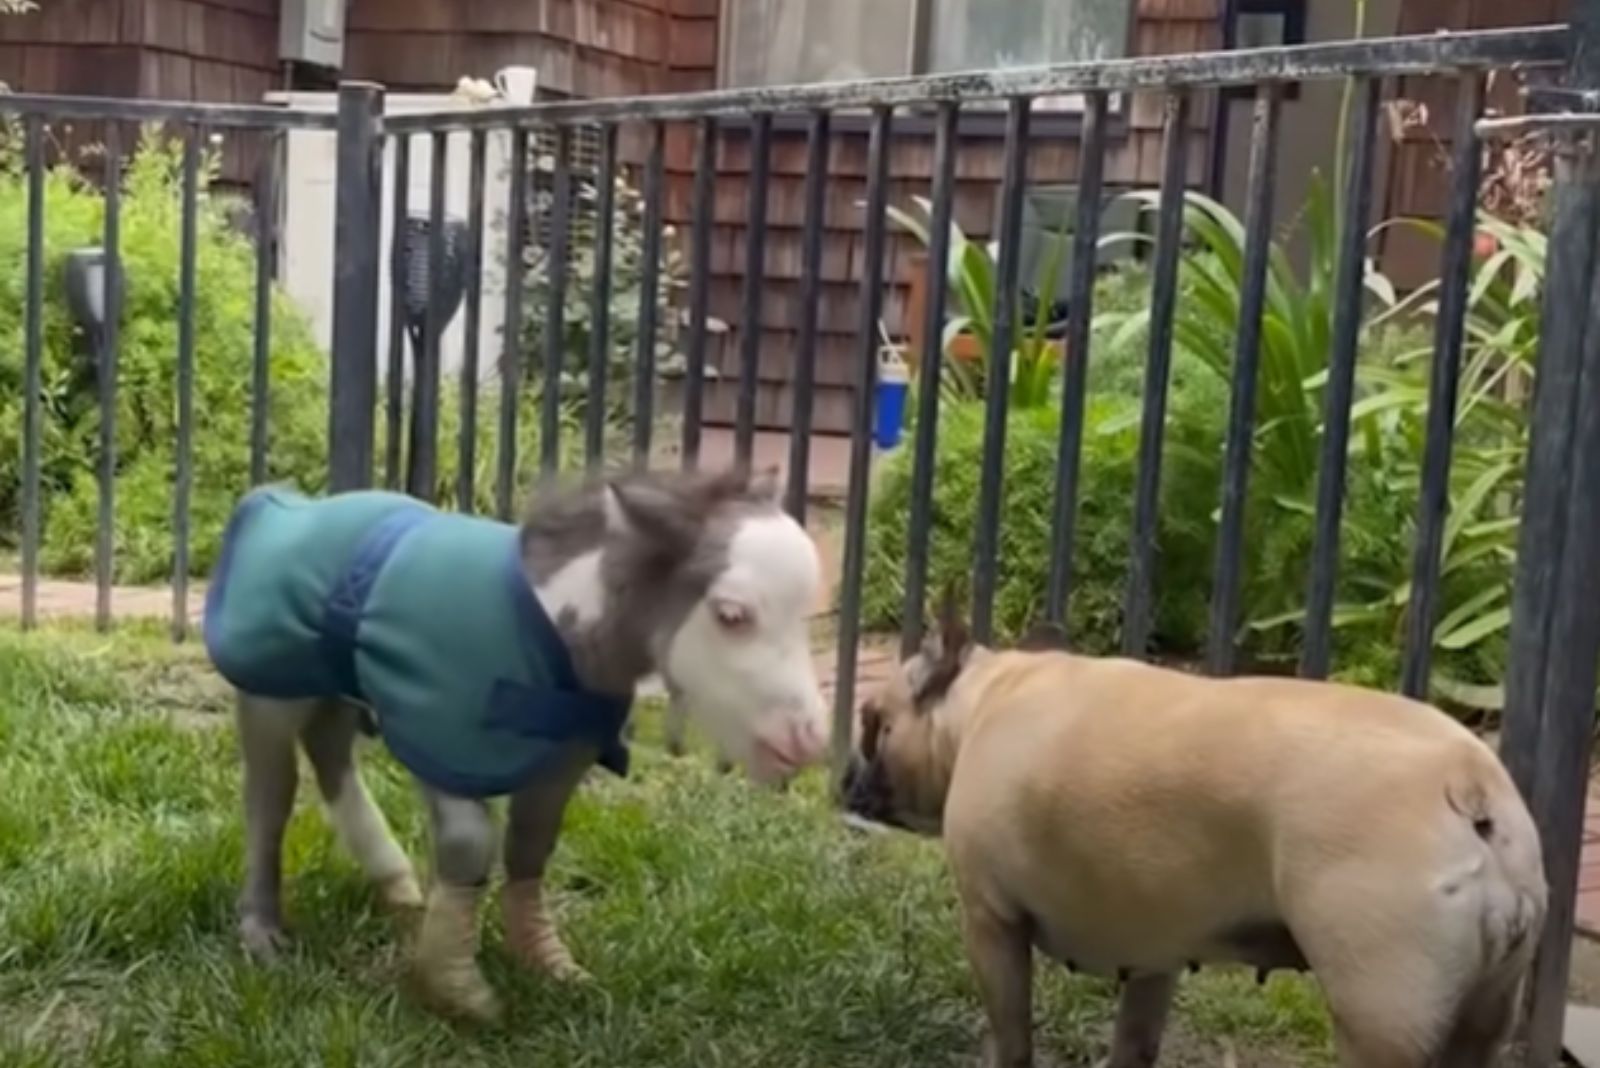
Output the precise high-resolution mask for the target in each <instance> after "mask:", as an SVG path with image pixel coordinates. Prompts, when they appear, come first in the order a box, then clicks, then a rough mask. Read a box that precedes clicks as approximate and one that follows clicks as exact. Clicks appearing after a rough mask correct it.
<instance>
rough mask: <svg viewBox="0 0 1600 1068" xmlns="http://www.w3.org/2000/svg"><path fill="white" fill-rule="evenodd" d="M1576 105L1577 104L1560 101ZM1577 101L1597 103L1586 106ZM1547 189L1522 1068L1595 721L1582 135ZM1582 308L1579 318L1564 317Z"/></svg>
mask: <svg viewBox="0 0 1600 1068" xmlns="http://www.w3.org/2000/svg"><path fill="white" fill-rule="evenodd" d="M1571 39H1572V44H1573V50H1572V54H1571V58H1570V60H1569V63H1568V67H1567V70H1566V74H1565V79H1564V88H1565V89H1566V90H1568V91H1571V92H1572V98H1573V103H1574V104H1576V103H1577V102H1578V101H1579V100H1581V99H1582V97H1580V96H1578V94H1580V93H1582V94H1589V95H1591V96H1592V93H1593V91H1594V90H1595V89H1596V88H1600V0H1579V2H1577V3H1574V4H1573V5H1572V28H1571ZM1569 106H1573V105H1569ZM1587 110H1590V111H1592V110H1594V106H1593V104H1588V105H1587ZM1553 147H1554V150H1555V151H1554V158H1555V187H1554V189H1553V191H1552V194H1551V205H1552V212H1551V223H1550V227H1549V235H1550V236H1549V248H1548V254H1547V255H1548V258H1547V270H1546V274H1545V285H1544V294H1543V306H1542V310H1541V318H1540V324H1539V353H1538V367H1539V373H1538V375H1537V376H1536V377H1535V379H1534V389H1533V412H1532V417H1531V419H1530V426H1531V427H1532V428H1533V433H1532V437H1531V441H1530V444H1529V452H1528V465H1527V482H1526V488H1525V491H1524V499H1523V509H1522V522H1521V525H1520V528H1519V530H1518V541H1517V573H1516V585H1515V589H1514V594H1513V600H1512V620H1511V656H1510V663H1509V665H1508V668H1507V672H1506V710H1505V716H1504V730H1503V733H1502V735H1501V740H1500V756H1501V759H1502V760H1504V762H1505V764H1506V768H1507V769H1508V770H1509V771H1510V773H1511V777H1512V779H1513V780H1515V782H1516V783H1517V787H1518V789H1519V790H1520V791H1521V793H1522V795H1523V797H1524V798H1526V799H1527V800H1528V803H1529V807H1530V809H1531V810H1532V812H1533V817H1534V821H1535V823H1536V824H1537V825H1538V828H1539V833H1540V838H1541V840H1542V842H1543V845H1544V861H1545V875H1546V878H1547V880H1548V883H1549V888H1550V898H1549V910H1548V915H1547V918H1546V921H1545V926H1544V930H1543V932H1542V933H1541V938H1540V944H1539V952H1538V955H1537V957H1536V959H1535V962H1534V968H1533V974H1532V977H1531V983H1530V984H1529V985H1530V991H1529V999H1528V1002H1529V1003H1528V1019H1527V1026H1526V1039H1527V1052H1526V1056H1525V1058H1524V1059H1523V1060H1522V1061H1521V1062H1520V1063H1523V1064H1526V1065H1529V1066H1530V1068H1531V1066H1534V1065H1540V1066H1542V1065H1547V1064H1554V1063H1556V1061H1557V1060H1558V1059H1559V1057H1560V1054H1561V1047H1562V1037H1563V1030H1564V1024H1565V1019H1566V1007H1567V979H1568V971H1569V968H1570V964H1571V952H1572V947H1571V941H1572V935H1573V929H1574V926H1575V918H1574V913H1575V908H1576V898H1577V880H1578V867H1579V863H1580V857H1581V852H1582V838H1583V833H1582V821H1583V815H1584V808H1585V795H1586V793H1587V771H1588V761H1589V756H1590V751H1591V745H1592V740H1591V732H1592V730H1593V724H1594V694H1595V675H1594V668H1595V659H1596V653H1597V646H1600V636H1597V634H1596V629H1595V620H1594V612H1595V605H1596V601H1595V598H1594V597H1593V596H1592V591H1593V589H1594V588H1595V586H1596V585H1597V583H1600V576H1597V575H1596V574H1595V559H1594V554H1595V551H1596V549H1595V543H1594V528H1595V526H1596V525H1597V524H1600V515H1597V514H1596V511H1597V509H1596V502H1597V499H1600V486H1597V485H1596V481H1597V479H1596V472H1595V468H1594V459H1595V453H1596V451H1597V450H1600V441H1597V440H1596V438H1597V437H1600V429H1597V427H1596V418H1595V417H1596V414H1597V413H1596V410H1595V406H1594V405H1593V404H1592V403H1590V399H1591V398H1592V397H1593V396H1594V395H1595V391H1596V390H1597V389H1600V321H1597V320H1600V272H1597V266H1600V260H1597V247H1596V243H1597V228H1600V152H1597V145H1596V136H1595V134H1594V132H1593V131H1592V130H1589V131H1583V132H1578V133H1574V134H1569V135H1566V136H1561V135H1557V136H1556V137H1554V138H1553ZM1577 308H1587V310H1588V315H1586V316H1585V315H1577V314H1574V309H1577Z"/></svg>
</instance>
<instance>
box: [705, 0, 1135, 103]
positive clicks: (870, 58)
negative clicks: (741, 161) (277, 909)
mask: <svg viewBox="0 0 1600 1068" xmlns="http://www.w3.org/2000/svg"><path fill="white" fill-rule="evenodd" d="M1132 7H1133V0H723V26H724V28H725V32H724V33H723V35H722V38H723V53H722V72H721V78H722V84H724V85H726V86H740V87H744V86H758V85H793V84H799V83H805V82H827V81H847V80H850V79H856V78H882V77H892V76H895V75H905V74H931V73H949V72H953V71H962V70H988V69H993V68H1008V67H1033V66H1039V65H1042V64H1047V63H1067V62H1073V61H1078V60H1093V59H1111V58H1115V57H1118V56H1123V55H1126V54H1127V51H1128V39H1129V34H1130V32H1131V22H1132V17H1133V16H1132ZM1051 103H1059V102H1051Z"/></svg>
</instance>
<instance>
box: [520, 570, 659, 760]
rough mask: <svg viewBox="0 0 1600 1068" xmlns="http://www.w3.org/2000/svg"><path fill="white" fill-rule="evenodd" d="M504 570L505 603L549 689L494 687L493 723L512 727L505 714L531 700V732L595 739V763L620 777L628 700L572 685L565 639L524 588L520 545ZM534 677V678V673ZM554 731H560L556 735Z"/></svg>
mask: <svg viewBox="0 0 1600 1068" xmlns="http://www.w3.org/2000/svg"><path fill="white" fill-rule="evenodd" d="M507 568H508V570H509V571H510V574H508V575H507V576H506V577H507V580H508V582H509V583H510V588H511V591H512V593H511V603H512V605H513V606H514V607H515V609H516V613H517V623H518V625H519V627H520V629H521V630H522V632H523V633H524V634H527V635H529V636H530V637H531V638H532V639H533V642H532V645H533V646H534V647H535V648H536V649H537V650H538V653H537V655H538V656H539V657H540V658H541V660H542V661H543V664H544V672H545V673H547V674H548V675H549V677H550V682H551V684H552V685H551V689H552V690H553V691H554V692H552V693H548V694H539V695H513V694H512V693H510V692H509V690H508V689H502V688H500V687H497V688H496V695H495V710H494V714H495V717H496V719H497V721H499V722H501V723H502V724H503V725H505V726H509V727H513V729H515V722H516V721H515V720H512V719H509V718H507V717H509V716H517V718H518V719H520V718H521V717H520V716H518V714H517V712H516V709H517V708H518V707H519V706H520V707H522V708H527V707H528V706H527V705H526V704H524V703H523V702H524V701H526V700H528V699H537V700H539V701H540V702H542V703H541V704H540V705H539V706H538V707H539V716H538V719H539V720H540V721H541V722H540V723H539V724H538V726H537V728H536V729H535V730H534V731H533V733H535V734H538V735H540V736H542V737H551V738H553V739H559V738H562V737H565V738H586V739H590V740H593V741H595V742H598V743H599V744H600V764H601V766H602V767H604V768H606V769H607V770H609V771H613V772H615V773H616V774H618V775H626V774H627V773H628V747H627V746H626V745H624V744H623V742H622V728H623V726H624V725H625V724H626V723H627V721H628V713H629V712H630V711H631V710H632V708H633V701H632V699H631V698H622V697H612V696H607V695H604V694H598V693H593V692H591V691H589V690H585V689H583V688H582V687H581V686H580V685H579V684H578V673H577V671H576V670H574V669H573V666H572V655H571V653H569V652H568V651H567V643H566V641H565V640H563V639H562V637H561V633H560V632H559V631H558V630H556V625H555V624H554V623H552V622H551V621H550V616H549V613H547V612H546V611H545V610H544V605H542V604H540V603H539V598H537V597H535V596H534V593H533V590H531V589H530V588H529V587H528V578H527V574H526V573H525V572H524V571H523V567H522V553H521V548H520V546H514V547H513V551H512V552H511V554H510V555H509V557H508V559H507ZM529 655H530V656H532V655H535V653H534V650H533V649H529ZM534 677H535V678H537V677H538V674H535V676H534ZM524 715H525V713H524ZM557 729H561V730H563V731H564V733H563V734H556V730H557Z"/></svg>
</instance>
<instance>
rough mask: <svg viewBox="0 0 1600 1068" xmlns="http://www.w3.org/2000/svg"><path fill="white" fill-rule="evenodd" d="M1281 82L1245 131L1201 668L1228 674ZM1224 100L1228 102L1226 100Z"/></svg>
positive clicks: (1270, 85) (1264, 89)
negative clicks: (1243, 193) (1236, 280)
mask: <svg viewBox="0 0 1600 1068" xmlns="http://www.w3.org/2000/svg"><path fill="white" fill-rule="evenodd" d="M1282 100H1283V87H1282V86H1281V85H1279V84H1277V83H1276V82H1267V83H1266V84H1264V85H1262V86H1261V87H1260V88H1259V89H1258V90H1257V91H1256V110H1255V118H1254V121H1253V127H1252V131H1251V134H1250V189H1249V193H1248V194H1247V196H1248V199H1249V209H1248V217H1247V218H1246V221H1245V244H1244V267H1243V277H1242V278H1241V279H1240V293H1239V325H1238V331H1237V333H1236V334H1235V335H1234V345H1233V396H1232V399H1231V401H1230V403H1229V408H1228V438H1227V445H1226V446H1225V451H1224V454H1223V461H1222V522H1221V526H1220V528H1219V530H1218V532H1217V564H1216V571H1215V578H1214V580H1213V583H1212V588H1211V621H1210V625H1209V627H1208V628H1207V629H1208V630H1209V632H1210V639H1209V641H1208V643H1207V649H1206V670H1207V671H1209V672H1210V673H1211V674H1213V675H1228V674H1231V673H1232V672H1233V668H1234V660H1235V655H1236V651H1237V650H1236V646H1235V640H1234V635H1235V632H1236V631H1237V630H1238V627H1239V582H1240V574H1241V570H1242V567H1243V560H1244V517H1245V501H1246V498H1247V495H1248V493H1249V489H1250V453H1251V448H1250V447H1251V444H1252V443H1253V442H1254V440H1255V426H1256V389H1257V385H1258V376H1259V373H1260V367H1261V318H1262V311H1263V310H1264V308H1265V307H1266V302H1267V266H1268V261H1269V259H1270V257H1271V255H1272V211H1273V192H1274V188H1275V186H1276V184H1277V179H1278V173H1277V171H1278V118H1279V116H1280V115H1281V114H1282V110H1283V108H1282ZM1222 106H1223V107H1224V108H1226V107H1227V106H1228V103H1227V101H1226V99H1224V101H1223V103H1222Z"/></svg>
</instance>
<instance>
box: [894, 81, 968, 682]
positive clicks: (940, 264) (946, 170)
mask: <svg viewBox="0 0 1600 1068" xmlns="http://www.w3.org/2000/svg"><path fill="white" fill-rule="evenodd" d="M936 121H937V125H936V127H935V133H934V141H933V210H932V213H931V215H930V217H929V222H928V270H927V296H926V298H925V299H926V301H927V303H926V304H925V305H924V307H923V309H922V352H921V353H919V356H920V358H921V361H922V365H921V367H919V368H918V369H917V390H918V392H917V437H916V443H915V444H914V446H913V448H914V450H915V452H914V454H913V456H912V466H911V516H910V523H909V526H908V528H907V544H906V597H905V606H904V607H903V608H902V609H901V612H900V615H901V619H900V648H901V652H903V653H904V654H906V655H910V654H911V653H912V652H913V651H915V650H916V648H917V646H918V645H919V644H921V642H922V631H923V622H924V614H925V611H926V608H927V604H926V602H927V598H928V542H929V540H930V537H931V534H932V530H933V476H934V473H935V471H934V469H935V468H936V467H937V466H938V452H937V445H938V442H939V389H940V379H941V377H942V375H943V371H944V313H945V303H946V300H947V298H948V296H949V291H950V220H951V217H952V215H953V214H954V212H955V199H956V198H955V189H956V149H957V145H958V141H957V138H958V136H959V133H958V130H959V126H960V122H961V111H960V108H959V107H958V106H957V105H956V104H954V103H952V102H946V103H943V104H940V105H939V117H938V119H937V120H936Z"/></svg>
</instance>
